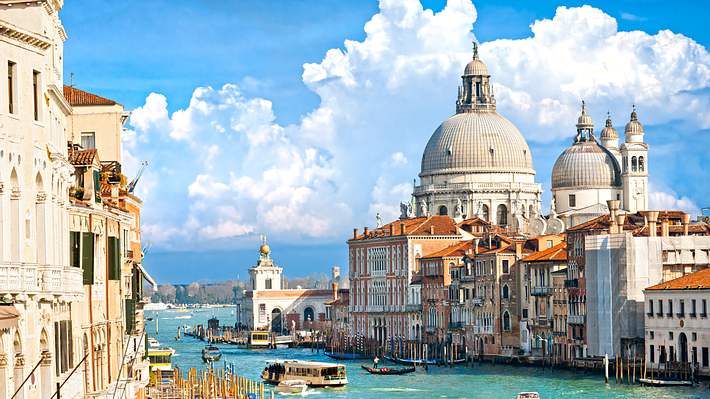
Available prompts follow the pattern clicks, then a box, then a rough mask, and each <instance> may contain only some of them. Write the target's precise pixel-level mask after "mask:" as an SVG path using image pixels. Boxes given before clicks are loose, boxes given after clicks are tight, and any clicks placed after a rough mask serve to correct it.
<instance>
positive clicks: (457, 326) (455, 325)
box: [449, 321, 465, 330]
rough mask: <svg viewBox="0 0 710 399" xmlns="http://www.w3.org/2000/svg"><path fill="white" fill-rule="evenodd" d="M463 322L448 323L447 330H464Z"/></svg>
mask: <svg viewBox="0 0 710 399" xmlns="http://www.w3.org/2000/svg"><path fill="white" fill-rule="evenodd" d="M464 325H465V324H464V322H463V321H454V322H451V323H449V328H450V329H452V330H457V329H462V328H464Z"/></svg>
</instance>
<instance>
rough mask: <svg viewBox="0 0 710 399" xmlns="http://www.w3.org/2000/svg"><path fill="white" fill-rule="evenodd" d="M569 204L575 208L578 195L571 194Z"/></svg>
mask: <svg viewBox="0 0 710 399" xmlns="http://www.w3.org/2000/svg"><path fill="white" fill-rule="evenodd" d="M569 206H570V208H574V207H575V206H577V196H576V195H574V194H570V195H569Z"/></svg>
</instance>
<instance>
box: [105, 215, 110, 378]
mask: <svg viewBox="0 0 710 399" xmlns="http://www.w3.org/2000/svg"><path fill="white" fill-rule="evenodd" d="M104 220H105V225H104V259H105V262H104V263H105V269H106V271H105V274H104V282H105V284H106V289H105V291H106V294H105V295H106V298H105V299H104V302H105V303H106V344H107V345H106V359H107V361H108V364H107V368H108V384H109V385H111V313H110V312H109V306H108V304H109V298H110V296H109V292H108V285H109V279H108V273H109V271H108V216H106V217H105V218H104Z"/></svg>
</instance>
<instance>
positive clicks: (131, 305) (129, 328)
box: [125, 299, 136, 334]
mask: <svg viewBox="0 0 710 399" xmlns="http://www.w3.org/2000/svg"><path fill="white" fill-rule="evenodd" d="M125 309H126V333H128V334H133V332H134V331H135V329H136V301H135V300H133V299H126V306H125Z"/></svg>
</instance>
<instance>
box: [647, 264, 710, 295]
mask: <svg viewBox="0 0 710 399" xmlns="http://www.w3.org/2000/svg"><path fill="white" fill-rule="evenodd" d="M707 289H710V268H706V269H702V270H699V271H697V272H695V273H690V274H686V275H685V276H683V277H678V278H676V279H673V280H669V281H666V282H664V283H660V284H656V285H654V286H651V287H648V288H646V291H660V290H707Z"/></svg>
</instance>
